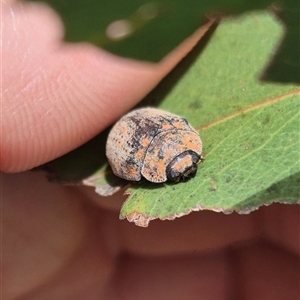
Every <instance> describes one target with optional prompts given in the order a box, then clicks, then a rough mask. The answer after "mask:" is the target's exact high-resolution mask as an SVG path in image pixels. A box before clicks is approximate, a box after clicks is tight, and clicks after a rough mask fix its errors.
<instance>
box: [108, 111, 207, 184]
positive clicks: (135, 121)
mask: <svg viewBox="0 0 300 300" xmlns="http://www.w3.org/2000/svg"><path fill="white" fill-rule="evenodd" d="M201 153H202V141H201V139H200V136H199V134H198V132H197V131H196V130H195V129H194V128H193V127H192V126H191V125H190V124H189V122H188V121H187V120H186V119H184V118H183V117H180V116H177V115H174V114H172V113H169V112H166V111H163V110H159V109H155V108H149V107H147V108H140V109H136V110H133V111H131V112H129V113H128V114H126V115H125V116H123V117H122V118H121V119H120V120H119V121H118V122H117V123H116V124H115V125H114V126H113V128H112V129H111V131H110V133H109V135H108V139H107V143H106V156H107V159H108V162H109V164H110V166H111V168H112V171H113V173H114V174H115V175H116V176H118V177H121V178H123V179H126V180H129V181H140V180H141V179H142V178H145V179H147V180H148V181H151V182H155V183H161V182H165V181H167V180H169V181H173V182H180V181H187V180H189V179H190V178H192V177H194V176H195V175H196V173H197V165H198V163H200V162H201V161H202V160H203V158H202V156H201Z"/></svg>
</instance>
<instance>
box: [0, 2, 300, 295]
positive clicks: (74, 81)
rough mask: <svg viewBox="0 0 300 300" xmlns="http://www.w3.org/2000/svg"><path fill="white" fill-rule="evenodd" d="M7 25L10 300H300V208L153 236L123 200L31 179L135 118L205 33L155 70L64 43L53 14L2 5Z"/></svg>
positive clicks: (6, 258) (157, 224)
mask: <svg viewBox="0 0 300 300" xmlns="http://www.w3.org/2000/svg"><path fill="white" fill-rule="evenodd" d="M2 22H3V35H2V40H3V46H2V63H3V65H2V103H1V110H2V112H1V119H2V120H1V171H2V172H3V173H2V174H1V194H0V195H1V206H2V218H1V222H2V224H1V225H2V237H1V241H2V245H1V249H2V251H1V252H2V264H1V275H2V287H1V293H2V295H1V296H2V298H1V297H0V298H1V299H3V300H8V299H18V300H27V299H28V300H29V299H30V300H38V299H46V300H47V299H58V300H60V299H63V300H69V299H70V300H77V299H86V300H94V299H108V300H114V299H117V300H119V299H120V300H123V299H130V300H132V299H145V300H147V299H205V300H206V299H218V300H220V299H246V300H248V299H251V300H252V299H253V300H254V299H255V300H260V299H264V300H265V299H272V300H277V299H280V300H282V299H290V300H293V299H295V300H296V299H299V296H300V294H299V207H298V206H287V205H285V206H284V205H279V204H277V205H272V206H269V207H264V208H261V209H260V210H259V211H256V212H253V213H251V214H249V215H237V214H231V215H224V214H218V213H214V212H208V211H203V212H197V213H192V214H190V215H188V216H186V217H183V218H180V219H176V220H175V221H153V222H151V224H150V227H149V228H147V229H144V228H138V227H136V226H135V225H133V224H131V223H129V222H127V221H120V220H119V219H118V213H119V209H120V205H121V203H122V202H123V201H124V199H125V198H124V196H122V193H118V194H116V195H114V196H113V197H111V198H101V197H99V196H97V195H96V194H95V193H94V191H93V190H92V189H91V188H88V187H65V186H59V185H55V184H52V183H49V182H47V180H46V179H45V178H44V174H41V173H37V172H30V171H28V170H30V169H31V168H33V167H36V166H38V165H40V164H43V163H45V162H47V161H49V160H52V159H54V158H56V157H58V156H60V155H62V154H64V153H67V152H68V151H71V150H72V149H74V148H76V147H78V146H79V145H81V144H83V143H84V142H86V141H88V140H89V139H91V138H92V137H94V136H95V135H96V134H98V133H99V132H101V131H102V130H103V129H104V128H106V127H107V126H108V125H110V124H111V123H113V122H114V121H115V120H116V119H117V118H118V117H119V116H120V115H122V114H123V113H125V112H126V111H128V110H129V109H130V108H132V107H133V106H134V105H135V104H136V103H138V102H139V101H140V100H141V99H142V98H143V97H144V96H145V95H146V94H147V93H148V92H149V91H150V90H151V89H152V88H153V87H154V86H155V85H156V84H157V83H158V82H159V81H160V80H161V79H162V78H163V77H164V76H165V75H166V74H167V73H168V72H169V71H170V70H171V69H172V68H173V67H174V66H175V64H176V63H177V62H178V61H179V60H180V59H181V58H182V57H183V56H184V55H185V54H186V53H187V51H189V49H191V47H192V46H193V44H194V43H195V41H196V40H197V38H199V36H201V30H199V31H198V32H196V33H195V35H193V36H192V37H191V38H190V39H188V40H187V41H185V43H184V44H183V45H181V46H180V47H179V48H177V49H175V50H174V51H173V52H172V53H170V54H169V55H168V56H167V57H166V58H165V59H164V60H163V61H162V62H160V63H158V64H150V63H143V62H137V61H134V60H129V59H124V58H120V57H116V56H114V55H111V54H109V53H107V52H105V51H103V50H101V49H98V48H95V47H93V46H91V45H87V44H66V43H63V42H62V41H61V38H62V36H63V27H62V24H61V22H60V20H59V18H58V16H57V15H55V13H54V12H53V11H52V10H50V9H49V8H47V7H46V6H44V5H41V4H36V3H34V4H27V3H26V4H25V3H21V4H20V3H18V2H16V1H5V2H2ZM112 107H113V109H112Z"/></svg>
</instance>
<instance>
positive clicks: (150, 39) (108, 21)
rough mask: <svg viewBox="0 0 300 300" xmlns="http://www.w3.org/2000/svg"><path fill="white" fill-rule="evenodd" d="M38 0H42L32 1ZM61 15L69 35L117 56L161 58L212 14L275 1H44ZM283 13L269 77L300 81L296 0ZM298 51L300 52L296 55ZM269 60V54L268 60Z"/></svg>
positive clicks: (288, 0) (285, 0)
mask: <svg viewBox="0 0 300 300" xmlns="http://www.w3.org/2000/svg"><path fill="white" fill-rule="evenodd" d="M27 1H38V0H27ZM45 2H46V3H48V4H49V5H50V6H51V7H53V8H54V9H55V10H56V11H57V12H58V13H59V15H60V16H61V18H62V20H63V23H64V25H65V39H66V40H67V41H69V42H90V43H92V44H94V45H97V46H99V47H102V48H104V49H107V50H108V51H111V52H112V53H114V54H117V55H121V56H126V57H131V58H135V59H141V60H150V61H158V60H160V59H161V58H162V57H163V56H165V55H166V54H167V53H169V52H170V51H171V50H172V49H173V48H174V47H176V46H177V45H178V44H179V43H180V42H182V41H183V40H184V39H185V38H186V37H188V36H189V35H191V34H192V33H193V32H194V31H195V30H196V29H197V28H199V27H200V25H201V24H203V23H204V22H205V21H207V19H208V16H210V17H211V18H213V17H214V16H224V15H230V14H241V13H244V12H246V11H249V10H258V9H266V8H267V7H269V6H271V5H272V4H273V1H271V0H252V1H248V0H244V1H235V0H211V1H199V0H177V1H171V0H159V1H158V0H157V1H149V0H130V1H119V0H102V1H99V0H88V1H87V0H64V1H61V0H45ZM276 5H277V7H279V6H280V10H278V11H279V13H278V15H279V17H281V15H282V21H283V22H285V24H286V26H287V34H288V35H287V37H286V39H284V44H283V47H282V48H281V50H280V52H279V54H278V55H277V56H275V60H274V62H272V65H271V66H270V67H271V69H270V70H267V72H266V73H265V74H264V75H263V78H264V79H265V80H276V81H282V82H299V81H300V78H299V70H300V65H299V59H298V58H299V47H295V43H297V44H298V46H299V36H300V24H299V19H300V14H299V4H298V2H297V1H295V0H281V1H279V2H277V4H276ZM295 54H297V55H296V56H295ZM266 59H267V60H268V61H269V58H268V57H267V58H266Z"/></svg>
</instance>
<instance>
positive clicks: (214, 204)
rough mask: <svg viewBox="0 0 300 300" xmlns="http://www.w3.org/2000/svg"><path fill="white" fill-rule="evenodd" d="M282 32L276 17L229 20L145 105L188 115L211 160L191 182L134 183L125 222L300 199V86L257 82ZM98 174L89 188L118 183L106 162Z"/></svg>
mask: <svg viewBox="0 0 300 300" xmlns="http://www.w3.org/2000/svg"><path fill="white" fill-rule="evenodd" d="M282 35H283V29H282V27H281V26H280V24H278V22H277V21H276V20H275V19H274V17H273V16H272V15H270V14H268V13H263V12H262V13H255V14H247V15H244V16H242V17H240V18H232V19H228V20H226V21H224V22H223V23H222V24H221V25H220V26H219V27H218V28H217V29H216V31H215V33H214V34H213V35H212V37H211V36H210V37H207V38H208V39H210V40H209V42H207V40H206V41H205V40H204V41H201V42H200V43H199V45H198V46H197V47H195V49H194V50H193V52H192V53H190V54H189V55H188V56H187V57H186V58H185V59H184V60H183V61H182V62H181V63H180V64H179V65H178V66H177V67H176V68H175V69H174V70H173V71H172V72H171V73H170V74H169V75H168V76H167V77H166V78H165V79H164V80H163V81H162V82H161V83H160V84H159V85H158V86H157V87H156V89H155V90H153V91H152V92H151V93H150V94H149V95H148V96H147V98H146V99H145V100H144V101H143V102H142V103H141V105H143V106H147V105H151V106H156V107H159V108H160V109H165V110H167V111H170V112H172V113H176V114H179V115H182V116H183V117H185V118H186V119H188V120H189V121H190V123H191V124H192V125H193V127H195V128H197V129H198V130H199V132H200V135H201V138H202V141H203V144H204V152H203V155H204V157H205V161H204V162H203V163H201V164H200V165H199V167H198V174H197V176H196V177H195V178H194V179H192V180H190V181H189V182H186V183H179V184H153V183H147V182H144V183H140V184H136V185H132V187H130V188H129V189H128V190H127V193H128V194H129V197H128V199H127V200H126V202H125V203H124V205H123V207H122V209H121V213H120V217H121V218H127V219H128V220H129V221H134V222H135V223H136V224H137V225H139V226H147V225H148V223H149V221H151V220H153V219H174V218H175V217H180V216H183V215H185V214H188V213H189V212H191V211H196V210H200V209H209V210H214V211H223V212H231V211H238V212H242V213H245V212H249V211H251V210H253V209H256V208H258V207H259V206H261V205H264V204H269V203H271V202H273V201H281V202H286V203H296V202H297V201H298V200H299V196H300V195H299V185H300V180H299V178H300V168H299V147H300V144H299V141H300V136H299V125H300V124H299V103H300V101H299V100H300V89H299V86H295V85H291V84H290V85H283V84H281V85H279V84H274V83H273V84H270V83H264V84H262V83H260V82H259V81H258V80H257V75H258V74H259V72H260V70H261V68H262V67H263V65H264V63H265V61H266V59H267V57H269V56H270V54H271V53H273V51H274V48H275V47H276V45H278V43H279V40H280V39H281V38H282ZM199 53H200V54H199ZM97 145H98V146H99V147H100V146H102V147H104V139H103V140H102V142H101V143H98V144H97ZM97 145H96V146H97ZM83 147H84V146H83ZM90 148H92V147H90ZM89 151H92V153H96V152H95V151H99V149H96V150H91V149H90V150H89ZM102 153H103V152H102ZM90 156H91V157H94V156H93V155H90V154H89V152H86V153H85V154H84V153H82V152H80V157H77V158H76V162H78V161H81V163H82V161H83V160H84V161H85V164H86V165H91V163H90V162H89V157H90ZM66 157H67V156H66ZM66 157H65V158H66ZM83 158H84V159H83ZM73 159H74V161H75V158H74V157H73ZM101 161H102V162H103V160H101ZM68 162H69V166H70V165H71V164H72V160H69V161H68ZM93 162H95V161H94V160H93ZM50 165H51V163H50ZM55 166H56V171H58V173H60V170H59V164H57V163H56V165H55ZM94 167H95V165H94ZM83 169H84V170H85V168H83ZM78 171H79V172H80V170H78ZM81 175H82V174H81ZM90 175H91V176H87V177H86V178H85V180H84V182H85V184H88V185H93V186H95V187H96V188H97V189H99V188H101V186H102V185H104V186H105V185H107V186H109V185H110V182H111V180H110V179H109V175H110V172H109V171H108V170H107V167H106V166H105V164H103V163H101V164H100V165H98V169H96V170H95V168H94V169H93V170H91V173H90ZM72 176H73V177H74V175H72ZM99 180H100V181H99ZM112 186H113V187H115V182H112ZM108 190H110V188H108Z"/></svg>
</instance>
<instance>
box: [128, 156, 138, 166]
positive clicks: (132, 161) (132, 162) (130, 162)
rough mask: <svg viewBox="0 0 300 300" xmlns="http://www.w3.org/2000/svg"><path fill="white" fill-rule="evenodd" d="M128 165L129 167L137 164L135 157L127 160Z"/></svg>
mask: <svg viewBox="0 0 300 300" xmlns="http://www.w3.org/2000/svg"><path fill="white" fill-rule="evenodd" d="M126 164H128V165H135V164H136V161H135V159H134V158H133V157H131V156H129V157H128V158H127V159H126Z"/></svg>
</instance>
